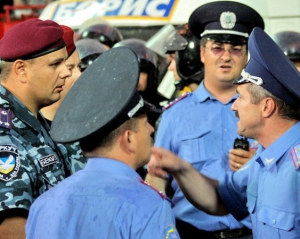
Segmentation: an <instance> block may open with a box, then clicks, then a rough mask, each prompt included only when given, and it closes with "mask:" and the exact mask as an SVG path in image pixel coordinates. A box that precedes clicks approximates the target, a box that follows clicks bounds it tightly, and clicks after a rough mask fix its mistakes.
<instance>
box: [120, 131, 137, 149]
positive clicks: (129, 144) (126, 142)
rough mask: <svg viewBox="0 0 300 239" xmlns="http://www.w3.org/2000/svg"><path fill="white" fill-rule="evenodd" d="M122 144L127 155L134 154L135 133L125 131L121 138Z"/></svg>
mask: <svg viewBox="0 0 300 239" xmlns="http://www.w3.org/2000/svg"><path fill="white" fill-rule="evenodd" d="M120 143H121V147H122V149H123V150H124V151H125V152H126V153H130V154H131V153H134V152H135V147H134V144H135V143H134V132H133V131H131V130H125V131H124V132H123V134H122V135H121V138H120Z"/></svg>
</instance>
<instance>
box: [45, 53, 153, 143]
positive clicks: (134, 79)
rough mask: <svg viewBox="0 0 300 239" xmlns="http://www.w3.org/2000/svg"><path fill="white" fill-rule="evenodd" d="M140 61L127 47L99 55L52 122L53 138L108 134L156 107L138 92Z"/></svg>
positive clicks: (73, 139) (76, 83) (70, 138)
mask: <svg viewBox="0 0 300 239" xmlns="http://www.w3.org/2000/svg"><path fill="white" fill-rule="evenodd" d="M138 80H139V62H138V59H137V57H136V55H135V53H134V52H133V51H131V50H130V49H129V48H126V47H118V48H113V49H110V50H109V51H106V52H104V53H103V54H102V55H101V56H99V57H98V58H97V59H96V60H95V61H94V62H93V63H92V64H91V65H90V66H89V67H88V68H87V69H86V70H85V71H84V72H83V73H82V74H81V76H80V77H79V78H78V79H77V81H76V82H75V83H74V85H73V86H72V88H71V89H70V91H69V92H68V94H67V95H66V97H65V99H64V100H63V102H62V103H61V105H60V107H59V108H58V110H57V112H56V114H55V117H54V119H53V121H52V125H51V131H50V134H51V137H52V138H53V140H54V141H57V142H61V143H65V142H73V141H79V140H80V139H83V138H85V137H87V136H89V135H91V134H93V133H95V132H97V133H100V135H105V134H107V133H109V132H111V131H112V130H114V129H116V128H117V127H119V126H120V125H121V124H123V123H124V122H125V121H127V120H129V119H130V118H132V117H135V116H138V115H141V114H147V113H148V112H150V111H152V110H154V109H155V107H154V106H153V105H151V104H149V103H147V102H145V101H144V100H143V99H142V98H141V96H140V95H139V94H138V93H137V91H136V88H137V84H138Z"/></svg>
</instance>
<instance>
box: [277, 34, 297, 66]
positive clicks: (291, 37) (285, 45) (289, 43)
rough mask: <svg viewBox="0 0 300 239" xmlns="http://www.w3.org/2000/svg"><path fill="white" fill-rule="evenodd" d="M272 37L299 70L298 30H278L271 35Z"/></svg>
mask: <svg viewBox="0 0 300 239" xmlns="http://www.w3.org/2000/svg"><path fill="white" fill-rule="evenodd" d="M273 39H274V41H275V42H276V43H277V45H278V46H279V47H280V48H281V50H282V51H283V52H284V54H285V55H287V57H288V58H289V59H290V60H291V61H292V62H293V63H294V65H295V66H296V67H297V69H298V70H299V71H300V32H295V31H282V32H278V33H276V34H275V35H274V36H273Z"/></svg>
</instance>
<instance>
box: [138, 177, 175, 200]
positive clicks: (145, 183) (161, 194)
mask: <svg viewBox="0 0 300 239" xmlns="http://www.w3.org/2000/svg"><path fill="white" fill-rule="evenodd" d="M138 180H139V181H140V182H141V183H142V184H144V185H147V186H148V187H150V188H152V189H153V190H154V191H155V192H157V193H158V194H159V195H160V196H161V197H162V198H163V199H166V200H168V201H169V202H170V203H171V204H173V202H172V200H171V199H170V198H168V197H167V196H166V195H165V194H164V193H163V192H161V191H158V190H157V189H156V188H154V187H152V186H151V185H150V184H149V183H148V182H146V181H144V180H142V179H140V178H138Z"/></svg>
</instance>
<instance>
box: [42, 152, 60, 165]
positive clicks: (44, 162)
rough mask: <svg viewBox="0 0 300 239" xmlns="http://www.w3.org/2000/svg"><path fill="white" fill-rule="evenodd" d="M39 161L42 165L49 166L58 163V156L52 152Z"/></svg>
mask: <svg viewBox="0 0 300 239" xmlns="http://www.w3.org/2000/svg"><path fill="white" fill-rule="evenodd" d="M39 163H40V165H41V167H47V166H49V165H51V164H54V163H57V158H56V157H55V155H53V154H50V155H48V156H46V157H43V158H40V159H39Z"/></svg>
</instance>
